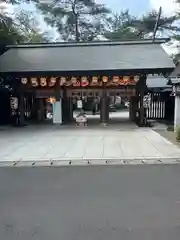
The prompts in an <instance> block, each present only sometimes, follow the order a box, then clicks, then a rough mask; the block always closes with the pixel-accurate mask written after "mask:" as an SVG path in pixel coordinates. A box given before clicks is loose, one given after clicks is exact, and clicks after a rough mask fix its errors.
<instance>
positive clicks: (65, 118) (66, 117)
mask: <svg viewBox="0 0 180 240" xmlns="http://www.w3.org/2000/svg"><path fill="white" fill-rule="evenodd" d="M69 121H70V108H69V99H68V96H67V90H66V88H63V97H62V123H63V124H66V123H68V122H69Z"/></svg>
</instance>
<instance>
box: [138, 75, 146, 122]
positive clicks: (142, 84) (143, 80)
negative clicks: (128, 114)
mask: <svg viewBox="0 0 180 240" xmlns="http://www.w3.org/2000/svg"><path fill="white" fill-rule="evenodd" d="M145 90H146V75H143V76H141V77H140V80H139V93H140V109H139V125H140V126H145V124H146V123H145V108H144V95H145Z"/></svg>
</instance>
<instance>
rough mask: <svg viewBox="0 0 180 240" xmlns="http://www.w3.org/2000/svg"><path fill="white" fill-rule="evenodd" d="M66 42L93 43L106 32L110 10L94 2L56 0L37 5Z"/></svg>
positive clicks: (86, 0)
mask: <svg viewBox="0 0 180 240" xmlns="http://www.w3.org/2000/svg"><path fill="white" fill-rule="evenodd" d="M37 6H38V7H39V8H40V9H41V11H42V12H43V14H44V16H45V17H44V19H45V21H46V22H47V23H48V24H50V25H51V26H52V27H55V28H56V29H57V30H58V32H59V33H60V36H61V37H62V39H63V40H65V41H77V42H79V41H91V40H94V39H95V38H96V37H97V36H98V35H100V34H102V33H103V32H104V28H105V23H106V20H107V15H108V13H110V10H109V9H108V8H106V7H105V6H104V5H101V4H97V3H95V1H94V0H55V1H53V2H52V4H45V3H44V4H42V3H39V4H38V5H37Z"/></svg>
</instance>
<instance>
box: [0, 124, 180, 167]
mask: <svg viewBox="0 0 180 240" xmlns="http://www.w3.org/2000/svg"><path fill="white" fill-rule="evenodd" d="M179 159H180V148H178V147H177V146H175V145H173V144H172V143H170V142H169V141H167V140H166V139H165V138H163V137H162V136H160V135H159V134H158V133H156V132H155V131H153V130H152V129H148V128H136V127H134V128H132V126H131V129H129V128H128V124H127V125H126V126H125V125H123V126H121V128H120V127H117V128H115V127H114V128H111V127H107V128H103V127H102V128H98V129H97V128H96V129H93V128H90V127H87V128H86V127H82V128H81V127H74V126H73V127H70V128H67V127H65V128H64V127H61V126H57V127H56V126H54V127H53V126H39V127H38V126H34V127H32V126H31V127H25V128H11V129H8V130H4V131H0V162H1V163H14V164H16V163H18V164H21V163H24V162H26V164H30V165H31V164H35V163H36V164H37V163H39V164H44V162H47V163H48V164H50V162H51V163H53V164H57V163H61V164H67V162H70V163H72V164H81V163H83V162H87V161H88V160H89V161H90V162H91V163H93V162H94V163H97V164H101V163H105V162H107V161H108V162H109V163H120V162H121V163H132V164H136V163H139V162H140V163H154V162H155V161H156V162H157V161H158V162H160V163H161V162H165V163H169V162H173V161H175V162H177V161H178V162H179Z"/></svg>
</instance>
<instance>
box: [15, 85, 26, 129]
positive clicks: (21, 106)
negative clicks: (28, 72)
mask: <svg viewBox="0 0 180 240" xmlns="http://www.w3.org/2000/svg"><path fill="white" fill-rule="evenodd" d="M24 91H25V89H24V86H23V85H22V84H21V83H20V82H19V87H18V90H17V93H18V114H17V120H18V121H17V124H18V126H25V101H24Z"/></svg>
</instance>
